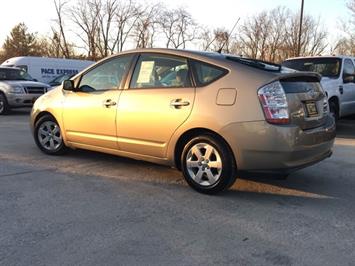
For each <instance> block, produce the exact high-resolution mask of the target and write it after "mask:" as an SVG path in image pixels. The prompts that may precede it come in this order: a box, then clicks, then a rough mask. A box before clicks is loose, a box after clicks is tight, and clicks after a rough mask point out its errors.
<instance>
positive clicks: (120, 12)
mask: <svg viewBox="0 0 355 266" xmlns="http://www.w3.org/2000/svg"><path fill="white" fill-rule="evenodd" d="M143 10H144V9H143V8H142V7H141V6H139V5H138V4H137V3H136V2H134V1H132V0H129V1H128V2H120V4H119V6H118V7H117V9H116V13H115V19H116V24H115V27H116V38H115V41H114V43H113V45H112V49H111V51H113V50H114V49H115V47H116V48H117V49H116V50H117V51H118V52H121V51H122V50H123V47H124V45H125V43H126V41H127V39H128V38H129V37H130V35H131V33H132V31H133V28H134V27H135V25H136V24H137V23H138V20H139V19H140V17H141V16H143V15H144V11H143Z"/></svg>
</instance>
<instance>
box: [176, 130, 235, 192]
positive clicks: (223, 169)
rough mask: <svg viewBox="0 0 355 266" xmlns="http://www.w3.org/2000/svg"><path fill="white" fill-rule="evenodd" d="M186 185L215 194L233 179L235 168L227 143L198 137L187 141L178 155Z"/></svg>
mask: <svg viewBox="0 0 355 266" xmlns="http://www.w3.org/2000/svg"><path fill="white" fill-rule="evenodd" d="M181 166H182V172H183V175H184V178H185V180H186V182H187V183H188V184H189V185H190V186H191V187H192V188H193V189H195V190H196V191H198V192H201V193H205V194H216V193H218V192H221V191H223V190H225V189H227V188H229V187H230V186H232V185H233V183H234V182H235V180H236V165H235V161H234V157H233V155H232V152H231V151H230V149H229V147H228V146H227V144H226V143H225V142H224V141H222V140H219V139H217V138H215V137H214V136H213V135H201V136H198V137H195V138H193V139H192V140H190V141H189V142H188V143H187V144H186V145H185V147H184V150H183V152H182V155H181Z"/></svg>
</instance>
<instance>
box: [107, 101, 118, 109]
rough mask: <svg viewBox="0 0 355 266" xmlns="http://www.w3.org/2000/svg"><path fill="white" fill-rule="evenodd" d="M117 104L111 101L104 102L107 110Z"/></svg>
mask: <svg viewBox="0 0 355 266" xmlns="http://www.w3.org/2000/svg"><path fill="white" fill-rule="evenodd" d="M116 104H117V103H116V102H114V101H112V100H111V99H107V100H105V101H104V106H105V107H106V108H109V107H111V106H115V105H116Z"/></svg>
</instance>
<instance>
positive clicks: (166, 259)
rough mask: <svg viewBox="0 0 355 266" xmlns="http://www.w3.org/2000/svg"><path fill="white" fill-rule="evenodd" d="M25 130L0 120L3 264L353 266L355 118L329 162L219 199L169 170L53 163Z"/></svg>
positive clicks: (76, 155) (242, 185) (21, 115)
mask: <svg viewBox="0 0 355 266" xmlns="http://www.w3.org/2000/svg"><path fill="white" fill-rule="evenodd" d="M28 121H29V111H28V110H17V111H14V112H12V114H10V115H8V116H1V117H0V265H175V264H176V265H216V264H227V265H228V264H229V265H354V261H355V249H354V246H355V207H354V206H355V193H354V191H355V118H349V119H346V120H343V121H340V123H339V126H338V133H337V134H338V137H337V139H336V144H335V147H334V154H333V156H332V157H331V158H329V159H327V160H325V161H323V162H321V163H319V164H317V165H315V166H312V167H309V168H306V169H304V170H301V171H298V172H296V173H294V174H292V175H290V177H289V178H288V179H287V180H277V179H274V178H272V177H268V178H266V177H264V178H262V177H258V178H257V177H254V178H253V177H250V178H248V179H246V178H244V179H241V178H240V179H238V181H237V182H236V184H235V185H234V186H233V188H232V189H231V190H230V191H228V192H225V193H223V194H221V195H218V196H205V195H201V194H198V193H196V192H194V191H193V190H191V189H190V188H189V187H188V186H187V185H186V184H185V182H184V181H183V179H182V176H181V175H180V173H179V172H178V171H176V170H174V169H170V168H167V167H163V166H158V165H154V164H150V163H145V162H137V161H133V160H129V159H125V158H120V157H114V156H110V155H105V154H98V153H93V152H85V151H71V152H69V153H68V154H67V155H65V156H61V157H49V156H46V155H44V154H42V153H41V152H40V151H39V150H38V149H37V147H36V146H35V144H34V142H33V140H32V136H31V134H30V130H29V125H28Z"/></svg>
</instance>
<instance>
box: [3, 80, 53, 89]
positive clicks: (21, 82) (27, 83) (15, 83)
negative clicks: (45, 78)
mask: <svg viewBox="0 0 355 266" xmlns="http://www.w3.org/2000/svg"><path fill="white" fill-rule="evenodd" d="M0 82H3V83H5V84H7V85H9V86H11V87H14V86H22V87H44V88H49V85H47V84H45V83H42V82H37V81H30V80H2V81H0Z"/></svg>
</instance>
